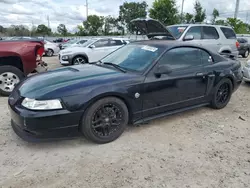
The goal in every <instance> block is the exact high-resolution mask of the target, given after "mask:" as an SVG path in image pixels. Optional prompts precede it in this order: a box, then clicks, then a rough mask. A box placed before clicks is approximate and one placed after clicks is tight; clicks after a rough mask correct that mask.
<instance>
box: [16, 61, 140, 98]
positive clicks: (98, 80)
mask: <svg viewBox="0 0 250 188" xmlns="http://www.w3.org/2000/svg"><path fill="white" fill-rule="evenodd" d="M136 76H138V75H136V74H131V73H123V72H120V71H116V70H114V69H109V68H105V67H101V66H96V65H90V64H86V65H77V66H72V67H66V68H59V69H56V70H54V71H48V72H45V73H41V74H37V75H34V76H31V77H29V78H27V79H26V80H25V81H23V82H22V83H20V84H19V85H18V86H17V90H19V93H20V95H21V96H22V97H27V98H31V99H44V100H46V99H51V98H60V97H65V96H70V95H77V94H80V93H82V92H83V90H84V89H90V88H92V87H95V86H97V85H102V86H103V85H105V84H114V83H117V82H119V81H123V80H124V81H126V80H129V78H133V77H136Z"/></svg>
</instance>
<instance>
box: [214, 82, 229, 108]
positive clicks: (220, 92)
mask: <svg viewBox="0 0 250 188" xmlns="http://www.w3.org/2000/svg"><path fill="white" fill-rule="evenodd" d="M232 91H233V84H232V82H231V80H230V79H228V78H224V79H222V80H221V81H220V82H219V83H218V84H217V86H216V87H215V92H214V95H213V98H212V102H211V106H212V108H214V109H222V108H224V107H225V106H227V104H228V102H229V101H230V99H231V96H232Z"/></svg>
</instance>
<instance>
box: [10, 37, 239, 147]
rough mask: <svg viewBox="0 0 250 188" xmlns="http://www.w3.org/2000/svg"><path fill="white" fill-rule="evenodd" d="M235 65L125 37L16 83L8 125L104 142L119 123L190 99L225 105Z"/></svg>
mask: <svg viewBox="0 0 250 188" xmlns="http://www.w3.org/2000/svg"><path fill="white" fill-rule="evenodd" d="M241 81H242V73H241V65H240V62H239V61H237V60H231V59H227V58H224V57H222V56H220V55H218V54H214V53H212V52H210V51H208V50H206V49H203V48H201V47H197V46H192V45H188V44H187V43H179V42H176V41H165V40H147V41H140V42H134V43H131V44H128V45H126V46H124V47H122V48H120V49H118V50H117V51H115V52H113V53H111V54H110V55H108V56H106V57H105V58H103V59H102V60H101V61H99V62H96V63H92V64H85V65H77V66H72V67H66V68H59V69H57V70H54V71H48V72H46V73H42V74H38V75H35V76H32V77H29V78H27V79H26V80H25V81H23V82H22V83H20V84H19V85H18V86H17V87H16V88H15V90H14V91H13V93H12V94H11V96H10V97H9V106H10V111H11V119H12V120H11V122H12V127H13V129H14V131H15V132H16V133H17V134H18V135H19V136H20V137H22V138H24V139H25V140H28V141H35V140H43V139H50V138H53V139H54V138H59V137H60V138H61V137H68V136H76V134H79V133H82V134H83V135H84V136H85V137H86V138H88V139H90V140H92V141H94V142H97V143H107V142H111V141H113V140H115V139H116V138H118V137H119V136H120V135H121V134H122V133H123V131H124V129H125V127H126V125H127V124H128V123H130V124H137V123H142V122H144V121H149V120H151V119H154V118H159V117H163V116H166V115H170V114H173V113H177V112H182V111H185V110H188V109H193V108H196V107H201V106H206V105H210V106H211V107H213V108H215V109H221V108H223V107H225V106H226V105H227V104H228V102H229V100H230V97H231V95H232V93H233V92H234V91H235V90H236V89H237V88H238V87H239V85H240V83H241Z"/></svg>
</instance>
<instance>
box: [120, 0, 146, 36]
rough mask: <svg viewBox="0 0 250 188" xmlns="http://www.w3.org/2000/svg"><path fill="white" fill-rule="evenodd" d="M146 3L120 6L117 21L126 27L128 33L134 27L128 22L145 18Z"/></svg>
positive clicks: (131, 3) (126, 3)
mask: <svg viewBox="0 0 250 188" xmlns="http://www.w3.org/2000/svg"><path fill="white" fill-rule="evenodd" d="M147 7H148V5H147V3H146V2H145V1H143V2H141V3H139V2H130V3H128V2H125V3H123V5H121V6H120V11H119V21H120V22H121V23H122V24H123V25H126V27H127V29H128V30H129V31H133V30H134V27H133V26H132V25H131V24H130V21H131V20H133V19H136V18H146V16H147V10H146V9H147Z"/></svg>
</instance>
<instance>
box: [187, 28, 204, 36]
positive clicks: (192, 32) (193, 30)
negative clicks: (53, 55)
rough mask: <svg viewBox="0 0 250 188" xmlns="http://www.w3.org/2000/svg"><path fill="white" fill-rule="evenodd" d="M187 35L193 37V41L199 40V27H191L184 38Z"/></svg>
mask: <svg viewBox="0 0 250 188" xmlns="http://www.w3.org/2000/svg"><path fill="white" fill-rule="evenodd" d="M188 35H193V36H194V39H201V27H200V26H194V27H191V28H190V29H189V30H188V32H187V33H186V36H188Z"/></svg>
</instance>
